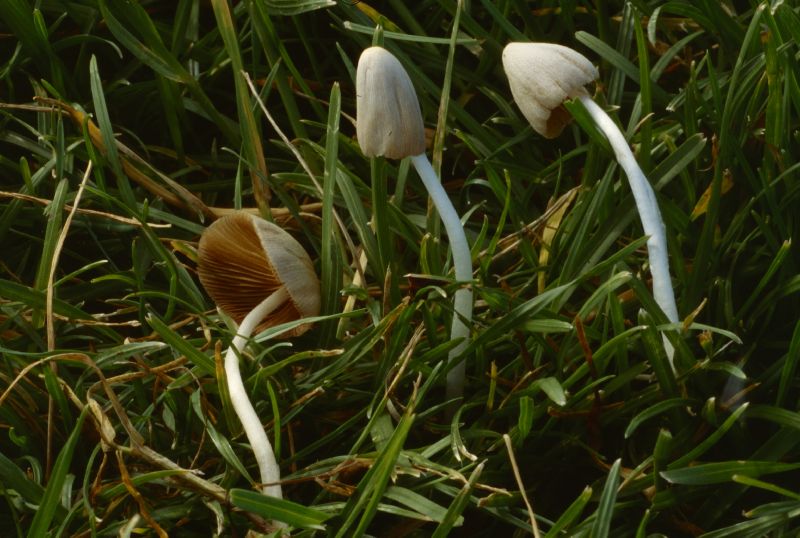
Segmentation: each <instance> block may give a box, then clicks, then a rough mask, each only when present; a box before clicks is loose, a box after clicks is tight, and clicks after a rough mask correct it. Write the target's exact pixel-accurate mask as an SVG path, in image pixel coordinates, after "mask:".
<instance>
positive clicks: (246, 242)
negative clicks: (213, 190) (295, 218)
mask: <svg viewBox="0 0 800 538" xmlns="http://www.w3.org/2000/svg"><path fill="white" fill-rule="evenodd" d="M198 254H199V263H198V273H199V274H200V282H201V283H202V284H203V287H204V288H205V289H206V291H207V292H208V294H209V295H210V296H211V298H212V299H213V300H214V303H216V305H217V306H218V307H219V308H220V309H221V310H222V311H223V312H225V313H226V314H227V315H229V316H230V317H231V318H233V319H234V320H235V321H236V323H241V322H242V320H243V319H244V317H245V316H246V315H247V314H248V313H249V312H250V311H251V310H252V309H253V308H254V307H255V306H256V305H258V304H259V303H260V302H261V301H263V300H264V299H266V298H267V297H268V296H269V295H271V294H272V293H274V292H275V290H277V289H278V288H279V287H281V286H285V287H286V291H287V292H288V294H289V300H288V301H286V302H285V303H284V304H283V305H281V306H280V307H279V308H277V309H276V310H275V311H274V312H272V314H270V315H269V316H267V317H266V318H265V319H264V321H262V322H261V324H260V325H259V326H258V328H257V329H256V332H259V331H263V330H264V329H267V328H269V327H272V326H275V325H280V324H281V323H287V322H290V321H293V320H296V319H300V318H304V317H308V316H316V315H317V314H319V308H320V291H319V280H318V279H317V275H316V273H315V272H314V266H313V264H312V263H311V258H309V256H308V253H307V252H306V251H305V249H304V248H303V247H302V245H300V243H298V242H297V241H296V240H295V239H294V238H293V237H292V236H291V235H289V234H288V233H287V232H286V231H284V230H283V229H282V228H280V227H278V226H276V225H275V224H273V223H271V222H268V221H266V220H264V219H262V218H260V217H257V216H255V215H251V214H249V213H246V212H236V213H231V214H229V215H226V216H224V217H222V218H220V219H217V220H216V221H214V222H213V223H212V224H211V225H210V226H209V227H208V228H206V230H205V231H204V232H203V234H202V235H201V236H200V245H199V248H198ZM310 327H311V326H310V324H305V325H301V326H300V327H297V328H296V329H294V330H293V331H289V332H287V333H284V334H283V335H281V336H283V337H291V336H297V335H300V334H302V333H304V332H306V331H307V330H308V329H309V328H310Z"/></svg>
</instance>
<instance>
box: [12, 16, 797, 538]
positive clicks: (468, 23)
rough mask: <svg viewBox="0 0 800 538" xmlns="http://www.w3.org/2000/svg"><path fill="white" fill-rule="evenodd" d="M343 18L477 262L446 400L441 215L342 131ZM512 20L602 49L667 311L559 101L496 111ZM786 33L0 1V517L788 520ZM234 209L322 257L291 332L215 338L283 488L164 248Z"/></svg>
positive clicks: (88, 532) (205, 301)
mask: <svg viewBox="0 0 800 538" xmlns="http://www.w3.org/2000/svg"><path fill="white" fill-rule="evenodd" d="M455 24H457V27H454V25H455ZM376 25H379V26H380V28H381V31H380V32H377V34H376ZM373 39H374V40H376V41H378V42H380V41H381V40H382V41H383V43H384V46H385V47H386V48H388V49H389V50H390V51H392V52H393V53H394V54H395V55H396V56H397V57H398V58H399V59H400V61H401V62H402V63H403V65H404V66H405V68H406V69H407V70H408V72H409V74H410V76H411V78H412V80H413V82H414V85H415V87H416V89H417V92H418V94H419V98H420V102H421V105H422V109H423V114H424V117H425V119H426V127H428V128H429V131H430V132H429V134H430V139H431V146H430V150H431V154H432V155H433V157H434V166H435V167H436V168H437V169H440V170H441V174H442V176H443V180H444V186H445V189H446V190H447V191H448V193H449V194H450V196H451V199H452V200H453V202H454V204H455V206H456V208H457V211H458V212H459V214H460V215H463V220H464V222H465V225H466V228H467V233H468V239H469V241H470V246H471V248H472V252H473V262H474V266H475V267H476V271H475V274H474V282H473V284H472V285H473V289H474V293H475V297H476V302H475V316H474V317H475V320H474V324H473V327H472V332H471V335H470V340H469V343H468V345H467V348H466V350H465V352H464V355H463V357H464V358H465V360H466V361H467V362H466V370H467V387H466V391H465V394H466V396H465V398H464V400H463V401H461V402H458V403H457V404H456V405H455V406H453V405H452V403H451V402H448V401H447V400H446V398H445V393H444V379H445V377H446V375H447V370H448V368H447V365H446V358H447V355H448V352H449V350H450V349H452V348H453V346H454V345H455V344H456V342H449V341H448V328H449V326H450V321H451V317H452V305H451V298H452V295H453V293H454V291H455V290H456V289H457V288H458V286H459V285H460V284H459V283H456V282H455V281H454V280H453V279H452V271H451V269H452V268H451V262H450V260H448V259H447V257H446V254H447V249H446V248H445V247H446V245H444V244H443V241H444V239H445V238H444V237H443V235H442V231H441V226H440V224H439V222H438V217H437V216H436V215H435V214H433V212H432V209H431V206H430V204H429V203H428V200H427V197H426V194H425V191H424V188H423V187H422V184H421V182H420V181H419V178H418V177H417V176H416V175H415V173H414V172H413V170H410V169H409V163H408V162H393V161H383V160H374V161H373V162H370V160H369V159H366V158H364V157H363V155H361V153H360V150H359V149H358V145H357V142H356V140H355V126H354V123H353V122H354V119H353V118H354V116H355V95H354V65H355V63H356V61H357V58H358V55H359V54H360V52H361V50H363V49H364V48H365V47H367V46H369V45H370V44H371V43H372V42H373ZM512 40H539V41H549V42H558V43H562V44H565V45H568V46H572V47H574V48H576V49H577V50H579V51H581V52H582V53H584V54H585V55H586V56H587V57H588V58H590V60H591V61H592V62H593V63H595V64H596V65H597V66H598V68H599V71H600V73H601V77H600V80H599V81H598V82H597V85H596V88H594V93H595V95H594V98H595V100H596V101H597V102H598V103H600V104H601V105H603V106H605V107H606V108H607V109H609V110H611V111H612V116H613V117H614V118H615V119H616V120H617V121H618V122H619V123H620V125H621V126H622V128H623V130H624V132H625V133H626V136H627V137H628V139H629V141H630V143H631V145H632V146H633V148H634V150H635V152H636V154H637V158H638V160H639V163H640V164H641V165H642V167H643V169H644V170H645V172H646V173H647V174H648V176H649V179H650V181H651V183H652V184H653V186H654V187H655V189H656V191H657V196H658V200H659V203H660V205H661V209H662V213H663V215H664V218H665V221H666V224H667V234H668V242H669V248H670V270H671V273H672V274H673V282H674V285H675V288H676V293H677V302H678V309H679V312H680V315H681V317H682V319H683V320H684V321H683V323H682V324H681V325H680V326H677V327H676V326H670V325H667V324H666V323H665V321H666V319H665V317H664V315H663V313H662V312H661V311H660V310H659V309H658V307H657V306H656V305H655V303H654V301H653V298H652V296H651V294H650V291H649V282H648V277H649V272H648V271H647V266H646V260H647V255H646V251H645V248H644V246H645V238H644V237H642V231H641V228H640V225H639V222H638V219H637V218H636V213H635V209H634V205H633V201H632V196H631V194H630V192H629V189H628V188H627V183H626V180H625V178H624V176H623V175H622V173H621V171H620V170H619V169H618V167H617V166H616V165H615V164H614V162H613V158H612V155H611V153H610V151H609V149H608V146H607V144H606V143H605V140H604V139H603V138H602V136H601V135H600V134H599V133H597V132H596V130H595V129H594V128H593V127H592V126H591V124H590V123H589V122H588V119H587V117H586V114H585V113H584V112H583V111H582V109H581V107H580V106H579V105H577V104H576V103H568V104H567V106H568V108H569V109H570V111H571V112H572V113H573V115H575V116H576V121H575V122H574V123H573V124H572V126H570V127H568V128H567V130H566V131H565V133H564V134H562V135H561V136H560V137H559V138H556V139H554V140H544V139H542V138H541V137H539V136H538V135H535V134H534V133H533V131H532V130H531V129H530V127H528V126H527V124H526V123H525V121H524V118H522V116H521V114H520V112H519V110H518V109H517V107H516V106H515V104H514V103H513V101H512V100H511V95H510V91H509V89H508V84H507V80H506V78H505V75H504V74H503V72H502V69H501V67H500V54H501V51H502V47H503V46H504V45H505V44H506V43H508V42H509V41H512ZM799 45H800V6H798V4H797V3H796V2H794V1H784V2H771V3H769V2H756V1H751V2H744V1H737V2H732V1H731V2H728V1H726V2H718V1H717V0H707V1H706V0H703V1H698V2H660V1H642V0H636V1H632V2H629V3H622V2H589V1H584V0H577V1H575V2H550V1H546V2H536V3H531V2H521V1H517V0H503V1H500V2H488V1H483V0H481V1H480V2H478V1H472V2H463V3H459V2H456V1H455V0H438V1H436V2H421V3H409V2H400V1H395V0H389V1H387V2H375V3H373V2H358V3H355V2H347V1H339V2H325V1H316V0H281V1H277V0H270V1H267V0H250V1H245V2H232V3H231V2H225V1H222V0H219V1H218V0H212V1H211V2H199V1H197V0H177V1H176V2H172V3H169V2H168V3H165V2H155V1H149V0H138V1H134V2H116V1H111V0H62V1H59V2H54V1H43V2H32V1H29V0H4V2H2V5H0V50H2V54H0V88H2V90H0V96H2V97H0V99H2V101H3V103H2V105H0V252H2V255H1V256H0V492H2V499H1V500H0V535H2V536H37V537H38V536H45V535H70V536H107V535H122V536H128V535H130V534H132V533H147V534H158V535H164V534H166V533H169V534H171V535H180V536H184V535H185V536H189V535H208V534H215V535H237V536H238V535H243V534H245V532H246V530H247V529H255V530H260V531H267V530H268V529H269V521H270V520H272V519H276V518H277V519H281V520H284V521H286V522H288V523H289V524H290V526H291V527H292V528H293V529H294V530H293V534H295V535H297V536H312V535H316V536H322V535H330V536H360V535H372V536H386V537H391V536H436V537H440V536H446V535H452V536H525V535H529V534H530V533H531V532H533V531H532V524H531V519H530V518H531V515H532V514H535V518H536V527H537V528H538V532H540V534H541V535H542V536H548V537H554V536H592V537H601V536H614V537H617V536H636V537H639V536H642V537H644V536H706V537H722V536H735V537H747V536H752V537H761V536H775V537H777V536H793V535H795V534H796V533H797V532H798V529H800V521H798V516H800V494H798V492H797V488H796V484H797V482H798V478H800V468H799V467H798V463H797V462H798V460H800V435H799V434H798V429H800V411H799V408H800V404H798V398H800V386H798V382H797V378H798V362H800V321H799V320H798V319H799V318H798V315H797V312H798V311H799V309H798V307H800V301H798V292H799V291H800V277H799V276H798V274H799V273H800V271H798V267H799V266H800V254H799V253H798V250H797V249H796V248H794V247H793V245H792V241H793V240H794V238H793V232H794V231H795V230H797V229H798V226H800V212H798V211H797V210H796V208H797V207H798V203H800V200H799V198H800V181H799V180H798V172H797V171H798V167H799V166H800V164H799V163H800V150H799V149H798V148H799V147H800V146H799V145H798V132H800V131H799V130H798V129H800V122H799V121H798V117H799V115H798V112H800V85H799V84H798V83H799V81H798V75H797V73H800V70H799V69H798V60H799V59H800V56H799V54H798V53H800V51H799V50H798V46H799ZM245 73H246V75H247V76H245ZM248 78H249V80H251V81H252V88H251V87H250V85H249V84H248ZM443 87H447V88H449V91H448V92H445V93H444V94H443V93H442V88H443ZM253 90H255V92H254V91H253ZM254 93H255V94H257V95H254ZM261 104H263V109H262V107H261ZM265 112H266V113H265ZM267 114H268V115H269V117H267ZM378 193H384V194H378ZM240 207H243V208H249V209H250V210H252V211H257V212H259V213H260V214H261V215H263V216H265V217H267V218H272V219H274V220H275V221H276V222H277V223H279V224H281V225H282V226H284V227H286V228H287V229H288V230H289V231H290V232H291V233H292V235H294V236H295V237H296V238H298V240H300V241H301V242H302V243H303V245H304V246H305V247H306V248H307V250H308V251H309V253H310V255H311V257H312V259H313V260H314V261H315V265H316V269H317V270H318V271H319V273H320V275H321V279H322V282H323V287H322V294H323V300H322V305H323V306H322V312H321V315H320V317H319V318H318V319H317V320H316V324H315V326H314V328H313V329H312V330H311V331H309V332H307V333H306V334H304V335H303V336H301V337H299V338H296V339H294V340H292V341H287V340H282V339H279V338H276V337H275V336H274V331H273V332H270V331H267V332H266V333H262V334H261V335H259V336H258V337H256V338H255V339H254V341H253V342H252V343H251V345H250V347H249V355H250V357H251V358H252V360H246V361H243V364H242V369H243V374H244V376H245V384H246V387H247V388H248V390H249V393H250V395H251V398H252V399H253V400H254V403H255V406H256V410H257V412H258V414H259V416H260V417H261V418H262V421H263V422H264V423H265V425H266V427H267V430H268V434H269V436H270V439H272V440H273V441H274V444H275V450H276V453H277V456H278V461H279V462H280V464H281V468H282V472H283V476H284V484H283V488H284V494H285V497H286V501H284V502H279V501H275V500H272V499H268V498H265V497H263V496H262V495H260V494H258V493H256V492H255V489H254V483H253V477H254V476H257V469H256V466H255V461H254V460H253V458H252V453H251V451H250V449H249V447H248V446H247V445H246V439H245V438H244V436H243V434H242V431H241V426H240V425H239V423H238V421H237V419H236V417H235V415H234V414H233V412H232V409H231V407H230V401H229V399H228V396H227V392H226V388H225V385H224V383H222V382H221V376H219V375H218V374H219V372H220V371H221V358H220V357H221V353H222V351H224V349H225V348H226V347H227V344H228V342H229V341H230V339H231V337H232V334H233V331H232V329H231V327H229V326H228V325H226V323H225V320H224V319H223V317H222V316H220V315H219V314H218V313H217V311H216V310H215V309H214V307H213V305H212V304H211V302H210V299H209V298H208V297H207V295H206V294H205V292H204V290H203V289H202V287H201V286H200V284H199V281H198V279H197V275H196V246H197V239H198V236H199V234H200V232H202V230H203V228H204V227H205V226H206V225H207V224H208V223H209V222H210V221H211V220H212V219H213V218H215V216H217V215H219V214H221V213H222V212H223V210H226V209H229V208H240ZM661 334H666V335H667V336H668V337H669V338H670V340H671V341H672V343H673V345H674V347H675V349H676V354H675V364H676V371H674V372H673V370H672V369H671V368H670V367H669V363H668V361H667V357H666V355H665V353H664V351H663V345H662V343H661ZM454 409H455V411H453V410H454ZM188 469H191V470H192V472H189V471H187V470H188ZM523 493H524V494H523Z"/></svg>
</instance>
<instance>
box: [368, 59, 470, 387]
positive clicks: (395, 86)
mask: <svg viewBox="0 0 800 538" xmlns="http://www.w3.org/2000/svg"><path fill="white" fill-rule="evenodd" d="M356 118H357V119H356V135H357V137H358V144H359V146H361V151H362V152H363V153H364V155H365V156H367V157H388V158H390V159H403V158H405V157H411V163H412V164H413V165H414V168H415V169H416V170H417V173H418V174H419V177H420V178H421V179H422V182H423V184H424V185H425V188H426V189H427V190H428V194H429V195H430V197H431V200H433V204H434V206H435V207H436V210H437V211H438V212H439V216H440V218H441V219H442V223H443V224H444V228H445V231H446V232H447V237H448V238H449V239H450V250H451V251H452V253H453V266H454V269H455V276H456V280H457V281H459V282H469V281H471V280H472V256H471V254H470V250H469V244H468V243H467V236H466V235H465V234H464V227H463V226H462V225H461V219H460V218H459V217H458V213H456V210H455V208H454V207H453V203H452V202H451V201H450V199H449V198H448V197H447V193H446V192H445V190H444V188H443V187H442V183H441V180H440V179H439V177H438V176H437V175H436V172H435V171H434V169H433V166H431V163H430V161H429V160H428V157H427V156H426V155H425V129H424V127H423V122H422V113H421V112H420V108H419V101H418V100H417V94H416V92H415V91H414V85H413V84H412V83H411V79H410V78H409V76H408V73H407V72H406V70H405V69H404V68H403V66H402V65H401V64H400V61H399V60H398V59H397V58H396V57H395V56H394V55H393V54H392V53H391V52H389V51H387V50H386V49H384V48H382V47H369V48H367V49H365V50H364V52H362V53H361V57H360V58H359V59H358V68H357V69H356ZM453 309H454V311H455V315H454V316H453V323H452V326H451V328H450V338H451V339H453V340H455V339H459V338H460V339H462V340H461V342H460V343H459V344H458V345H457V346H456V347H454V348H453V349H452V350H451V351H450V354H449V360H450V361H454V360H455V359H456V358H457V357H458V356H459V355H460V354H461V352H462V351H463V350H464V348H466V346H467V339H468V337H469V326H468V324H469V323H470V322H471V320H472V290H471V289H469V288H466V287H462V288H459V289H458V290H457V291H456V293H455V297H454V299H453ZM464 374H465V364H464V361H460V362H459V363H457V364H455V365H453V366H452V368H451V369H450V371H449V372H448V374H447V397H448V398H458V397H461V395H462V394H463V391H464Z"/></svg>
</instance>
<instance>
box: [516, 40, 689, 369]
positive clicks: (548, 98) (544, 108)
mask: <svg viewBox="0 0 800 538" xmlns="http://www.w3.org/2000/svg"><path fill="white" fill-rule="evenodd" d="M503 68H504V69H505V72H506V76H507V77H508V81H509V85H510V86H511V94H512V95H513V96H514V101H516V103H517V106H519V108H520V110H522V113H523V115H524V116H525V118H527V120H528V121H529V122H530V124H531V126H532V127H533V128H534V130H535V131H536V132H538V133H539V134H541V135H542V136H544V137H546V138H554V137H556V136H558V135H559V134H560V133H561V131H562V130H563V129H564V126H565V125H566V124H567V123H568V122H569V119H570V118H569V114H568V113H567V111H566V109H565V108H564V106H563V103H564V101H566V100H567V99H578V100H579V101H580V102H581V103H582V104H583V106H584V108H586V110H587V111H588V112H589V114H590V115H591V117H592V119H593V120H594V122H595V123H596V124H597V127H598V128H599V129H600V131H601V132H602V133H603V134H604V135H605V137H606V138H607V139H608V142H609V144H610V145H611V148H612V149H613V150H614V155H615V156H616V158H617V162H619V164H620V166H621V167H622V169H623V170H624V171H625V174H626V175H627V176H628V182H629V184H630V186H631V190H632V191H633V198H634V200H635V202H636V208H637V209H638V211H639V218H640V219H641V221H642V227H643V228H644V233H645V234H646V235H647V236H648V238H647V253H648V258H649V262H650V273H651V274H652V275H653V297H654V298H655V300H656V303H658V306H659V307H661V310H663V311H664V314H666V316H667V319H669V321H670V322H672V323H676V322H677V321H678V309H677V307H676V305H675V295H674V293H673V290H672V281H671V280H670V276H669V261H668V259H667V237H666V232H665V228H664V221H663V220H662V218H661V212H660V211H659V209H658V204H657V202H656V196H655V193H654V192H653V188H652V187H651V186H650V183H649V182H648V181H647V178H646V177H645V175H644V172H642V169H641V168H640V167H639V165H638V164H637V162H636V158H635V157H634V156H633V153H632V152H631V149H630V147H629V146H628V143H627V141H626V140H625V137H624V136H623V135H622V132H621V131H620V130H619V128H618V127H617V126H616V124H615V123H614V121H613V120H612V119H611V118H610V117H609V115H608V114H606V113H605V111H603V109H602V108H600V106H598V105H597V103H595V102H594V101H593V100H592V98H591V97H590V96H589V93H588V92H587V91H586V89H585V88H584V86H585V85H586V84H588V83H590V82H592V81H594V80H595V79H596V78H597V77H598V72H597V69H596V68H595V67H594V65H592V63H591V62H590V61H589V60H588V59H587V58H586V57H585V56H583V55H582V54H580V53H579V52H576V51H574V50H572V49H570V48H568V47H565V46H562V45H556V44H552V43H509V44H508V45H506V48H505V49H504V50H503ZM665 344H666V347H667V351H668V354H669V356H670V360H671V358H672V352H673V350H672V346H671V345H670V344H669V342H668V341H667V340H665Z"/></svg>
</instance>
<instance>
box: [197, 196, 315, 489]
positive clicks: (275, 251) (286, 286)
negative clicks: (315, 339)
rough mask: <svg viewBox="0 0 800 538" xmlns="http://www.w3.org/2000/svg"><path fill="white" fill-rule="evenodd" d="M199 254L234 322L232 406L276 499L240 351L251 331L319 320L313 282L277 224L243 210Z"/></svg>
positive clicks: (270, 456) (307, 264)
mask: <svg viewBox="0 0 800 538" xmlns="http://www.w3.org/2000/svg"><path fill="white" fill-rule="evenodd" d="M198 254H199V262H198V272H199V274H200V282H202V283H203V287H204V288H205V289H206V291H207V292H208V294H209V295H210V296H211V298H212V299H213V300H214V302H215V303H216V305H217V306H218V307H219V309H220V310H222V311H223V312H224V313H225V314H227V315H228V316H230V317H231V318H232V319H233V320H234V321H236V323H238V324H239V328H238V330H237V332H236V336H235V337H234V338H233V342H231V345H230V347H229V348H228V350H227V352H226V353H225V375H226V377H227V382H228V391H229V392H230V397H231V403H232V404H233V409H234V411H235V412H236V415H237V416H238V417H239V420H240V421H241V422H242V426H243V428H244V432H245V435H246V436H247V440H248V441H249V442H250V445H251V447H252V449H253V453H254V454H255V457H256V461H257V462H258V469H259V472H260V474H261V483H262V492H263V493H264V494H265V495H269V496H271V497H277V498H282V493H281V486H280V483H279V482H280V468H279V467H278V463H277V461H276V460H275V453H274V452H273V450H272V445H271V444H270V442H269V439H268V438H267V434H266V432H265V431H264V427H263V426H262V425H261V421H260V420H259V419H258V415H256V412H255V409H254V408H253V404H251V403H250V400H249V398H248V397H247V393H246V392H245V387H244V383H243V382H242V375H241V373H240V371H239V354H240V353H241V351H242V349H243V348H244V345H245V343H246V342H247V340H248V338H250V336H251V335H252V334H253V333H254V332H258V331H261V330H264V329H266V328H268V327H272V326H275V325H279V324H281V323H287V322H290V321H293V320H297V319H301V318H305V317H308V316H315V315H317V314H318V313H319V306H320V293H319V280H318V279H317V275H316V273H315V272H314V267H313V265H312V263H311V259H310V258H309V256H308V253H306V251H305V250H304V249H303V247H302V246H301V245H300V243H298V242H297V241H296V240H295V239H294V238H293V237H292V236H291V235H289V234H288V233H287V232H285V231H284V230H283V229H281V228H280V227H278V226H276V225H275V224H273V223H271V222H267V221H266V220H264V219H262V218H260V217H257V216H255V215H252V214H249V213H246V212H243V211H240V212H236V213H231V214H229V215H226V216H224V217H222V218H220V219H218V220H216V221H215V222H214V223H212V224H211V226H209V227H208V228H206V230H205V231H204V232H203V234H202V236H201V237H200V246H199V249H198ZM309 328H310V325H309V324H302V325H299V326H298V327H296V328H294V329H293V330H290V331H287V332H286V333H284V334H283V335H282V336H296V335H299V334H302V333H304V332H305V331H307V330H308V329H309Z"/></svg>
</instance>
